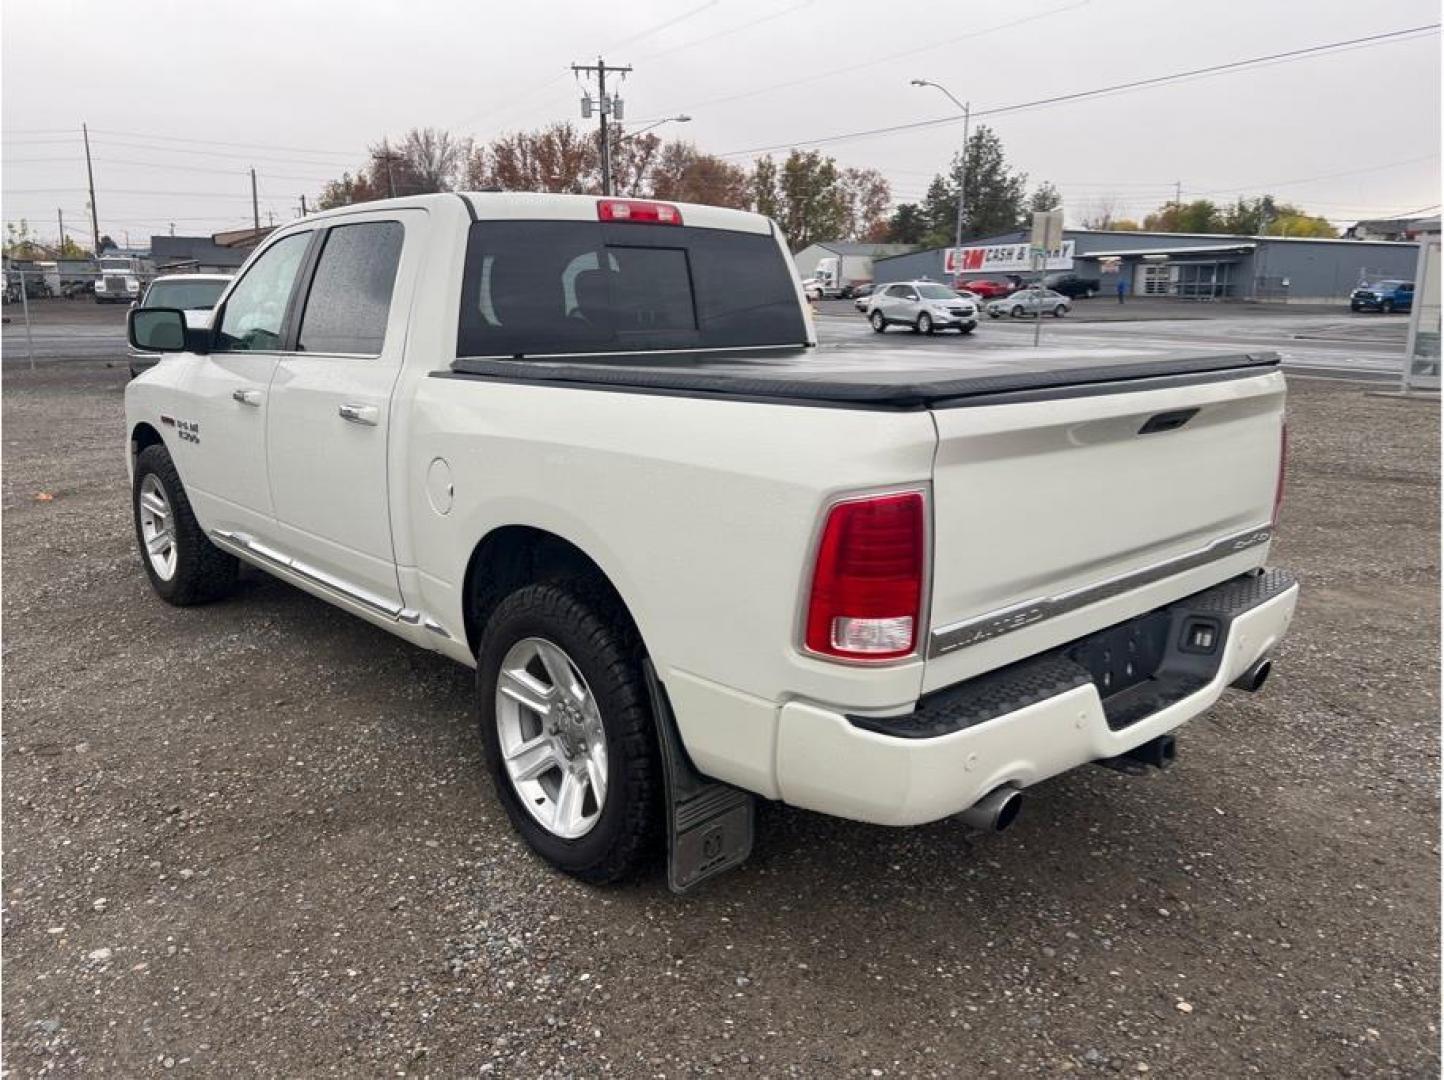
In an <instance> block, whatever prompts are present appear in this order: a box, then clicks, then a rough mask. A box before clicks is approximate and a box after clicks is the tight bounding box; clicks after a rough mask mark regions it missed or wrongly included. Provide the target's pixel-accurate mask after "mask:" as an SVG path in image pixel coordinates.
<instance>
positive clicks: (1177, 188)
mask: <svg viewBox="0 0 1444 1080" xmlns="http://www.w3.org/2000/svg"><path fill="white" fill-rule="evenodd" d="M1173 205H1174V206H1179V207H1181V206H1182V205H1183V181H1182V180H1175V181H1174V182H1173Z"/></svg>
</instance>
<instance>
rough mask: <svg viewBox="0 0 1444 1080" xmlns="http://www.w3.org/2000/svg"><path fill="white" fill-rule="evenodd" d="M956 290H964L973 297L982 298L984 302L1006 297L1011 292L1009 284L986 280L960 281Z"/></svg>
mask: <svg viewBox="0 0 1444 1080" xmlns="http://www.w3.org/2000/svg"><path fill="white" fill-rule="evenodd" d="M958 288H959V289H966V290H968V292H970V293H972V294H973V295H974V296H979V297H982V298H983V299H984V300H996V299H998V297H1000V296H1007V295H1008V294H1009V293H1011V292H1012V291H1013V285H1012V283H1011V282H1007V281H992V280H989V279H986V278H985V279H983V280H982V281H960V282H958Z"/></svg>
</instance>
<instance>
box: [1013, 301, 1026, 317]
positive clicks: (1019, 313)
mask: <svg viewBox="0 0 1444 1080" xmlns="http://www.w3.org/2000/svg"><path fill="white" fill-rule="evenodd" d="M1008 314H1009V315H1010V316H1011V317H1013V318H1015V319H1021V318H1022V317H1023V316H1024V315H1026V314H1027V312H1026V311H1024V310H1023V305H1022V304H1014V305H1013V310H1012V311H1010V312H1008Z"/></svg>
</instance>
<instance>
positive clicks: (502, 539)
mask: <svg viewBox="0 0 1444 1080" xmlns="http://www.w3.org/2000/svg"><path fill="white" fill-rule="evenodd" d="M129 335H130V340H131V344H132V345H133V346H134V347H136V348H138V349H142V350H146V351H152V352H162V353H167V354H169V355H167V356H165V357H164V358H163V359H162V361H161V362H160V363H158V364H157V365H156V366H155V367H154V368H152V369H151V370H150V371H147V372H146V373H145V374H143V375H142V376H141V377H140V378H138V379H136V380H135V381H134V382H132V383H130V385H129V387H128V388H127V390H126V396H125V404H126V424H127V438H128V448H129V457H128V460H129V465H130V473H131V476H132V478H133V484H132V493H133V502H134V510H135V529H136V535H137V539H138V541H139V545H140V551H141V555H142V562H143V565H144V567H145V572H146V573H147V574H148V575H149V578H150V581H151V584H152V585H153V586H154V588H155V590H156V592H157V593H159V594H160V596H161V597H162V598H164V599H165V600H167V601H169V602H171V603H173V604H179V605H185V604H194V603H199V602H203V601H207V600H213V599H216V598H218V597H221V596H223V595H224V594H225V593H226V592H227V590H228V589H229V588H230V587H231V585H232V583H233V582H234V580H235V578H236V574H237V570H238V562H239V561H244V562H248V563H252V564H254V565H255V566H258V567H260V568H261V569H263V570H265V571H267V572H269V573H272V574H274V575H276V576H277V577H280V578H282V579H283V580H285V581H288V582H290V583H292V584H294V585H295V586H297V587H299V588H301V589H305V590H307V591H308V592H310V593H313V594H314V595H316V596H318V597H321V598H322V599H324V600H327V601H329V602H331V603H333V604H335V605H337V606H338V607H340V608H343V609H344V610H346V611H349V612H351V613H353V614H354V615H357V616H359V617H360V618H363V619H367V620H369V621H370V622H372V623H375V624H376V625H378V626H381V627H384V628H385V629H387V630H389V631H391V632H392V633H395V634H397V635H399V636H401V637H403V638H406V639H407V640H409V641H411V642H413V643H415V644H416V645H420V646H422V647H424V648H427V649H434V650H436V651H438V652H441V653H444V654H445V655H447V656H449V657H452V658H453V659H455V660H457V661H459V662H460V663H463V664H468V665H473V666H474V667H475V668H476V670H477V681H476V687H477V706H478V712H479V719H480V731H481V738H482V741H483V744H484V748H485V759H486V762H487V764H488V767H489V770H490V772H491V775H492V779H493V782H494V785H495V789H496V795H497V797H498V798H499V799H500V800H501V802H502V803H503V805H504V806H505V808H506V810H507V812H508V814H509V816H510V818H511V820H512V822H513V823H514V824H515V826H516V828H517V829H518V830H519V832H520V833H521V834H522V836H523V837H524V838H525V839H526V841H527V842H528V843H529V844H530V845H531V846H532V847H533V848H534V849H535V850H536V851H537V852H539V853H540V854H541V855H542V856H544V857H545V858H547V859H549V860H550V861H551V862H552V863H554V864H555V865H556V866H558V867H560V868H562V869H563V870H565V871H568V872H570V873H572V874H575V875H577V876H579V877H581V878H583V879H586V880H589V881H594V882H604V881H610V880H613V879H615V878H617V877H619V876H622V875H624V874H627V873H629V872H631V871H633V870H634V869H636V868H637V867H639V865H641V864H642V863H643V862H644V861H645V860H646V859H647V858H648V857H649V856H650V855H651V853H652V852H654V851H656V850H658V849H660V848H662V847H663V846H665V849H666V850H667V852H668V855H669V867H670V880H671V883H672V885H673V887H674V888H678V889H682V888H686V887H689V886H691V885H693V884H695V883H696V882H698V881H700V880H702V879H703V878H705V877H707V876H708V875H710V874H712V873H715V872H717V871H718V870H721V869H725V868H726V867H728V866H731V865H735V864H736V863H737V862H739V861H740V860H741V859H743V858H745V857H746V855H747V853H748V850H749V849H750V845H751V838H752V820H753V800H754V798H755V797H759V796H760V797H762V798H765V799H773V800H782V801H784V802H786V803H789V804H791V805H793V806H798V807H804V808H807V809H811V810H816V811H821V812H823V813H827V814H834V815H838V816H841V817H845V818H852V819H855V820H859V821H867V822H876V823H881V824H887V825H912V824H916V823H921V822H928V821H934V820H937V819H940V818H944V817H947V816H950V815H956V814H961V815H962V817H963V820H965V821H967V822H971V823H973V824H976V825H980V826H983V827H991V828H1002V827H1004V826H1006V825H1007V824H1008V822H1009V821H1010V820H1011V819H1012V817H1013V816H1014V815H1015V814H1016V812H1017V808H1018V805H1019V800H1020V796H1019V793H1020V792H1021V791H1022V790H1023V789H1025V788H1027V787H1029V786H1030V785H1033V784H1036V783H1038V782H1039V781H1042V780H1044V779H1046V778H1048V777H1051V776H1054V775H1056V774H1058V773H1061V772H1063V771H1064V770H1067V769H1071V768H1073V767H1075V766H1078V765H1082V764H1085V763H1088V762H1103V763H1106V764H1111V765H1113V766H1115V767H1120V768H1125V769H1128V770H1141V769H1143V768H1144V767H1145V763H1147V764H1152V765H1158V766H1163V765H1167V764H1168V763H1169V762H1170V761H1171V760H1172V757H1173V738H1172V734H1171V733H1172V732H1173V731H1174V730H1175V729H1176V728H1177V727H1178V726H1179V725H1180V724H1182V723H1184V722H1185V721H1187V720H1189V719H1190V718H1192V717H1195V716H1197V715H1199V714H1200V713H1202V712H1204V711H1205V710H1206V709H1208V708H1209V707H1210V706H1211V705H1213V704H1214V702H1215V701H1217V700H1218V698H1219V696H1220V695H1221V694H1222V692H1223V690H1224V689H1225V688H1226V687H1228V686H1230V685H1233V686H1238V687H1241V688H1243V689H1249V690H1252V689H1257V688H1258V687H1259V686H1260V685H1261V684H1262V682H1263V679H1264V678H1265V676H1266V675H1267V673H1268V667H1269V657H1270V654H1271V652H1272V651H1273V650H1274V648H1275V646H1276V645H1277V643H1278V641H1279V638H1280V637H1281V635H1282V634H1283V633H1284V631H1285V629H1286V627H1287V626H1288V623H1289V620H1290V618H1291V616H1292V614H1293V610H1294V605H1295V601H1296V598H1297V592H1298V590H1297V586H1296V585H1295V583H1294V581H1293V578H1292V577H1291V576H1290V575H1288V574H1287V573H1286V572H1284V571H1281V570H1271V569H1265V563H1266V560H1267V556H1268V551H1269V542H1270V538H1271V536H1272V532H1273V528H1274V522H1275V520H1276V517H1277V512H1278V504H1279V498H1280V494H1281V491H1282V478H1283V467H1284V449H1285V427H1284V378H1283V375H1282V374H1281V373H1280V371H1279V370H1278V361H1277V357H1275V356H1272V355H1247V354H1231V355H1221V354H1217V353H1214V354H1209V355H1197V354H1193V355H1187V354H1185V355H1178V354H1172V355H1159V354H1144V353H1127V352H1125V353H1114V354H1108V355H1099V354H1096V353H1087V354H1080V353H1079V352H1077V351H1069V350H1068V349H1066V348H1062V347H1055V348H1053V349H1050V350H1042V351H1037V352H1029V351H1024V350H1017V351H1007V350H1003V351H999V352H995V353H983V354H970V355H969V356H968V357H967V358H966V359H959V358H958V357H956V356H955V355H953V354H951V353H939V352H932V351H919V350H917V349H915V348H913V347H911V346H912V339H908V341H907V342H906V343H903V345H902V347H899V348H894V349H888V348H886V347H877V346H878V345H879V343H876V342H870V343H869V345H868V346H866V347H859V348H858V349H856V350H849V349H848V348H846V347H839V348H819V347H817V344H816V338H815V333H814V330H813V326H812V323H811V319H810V316H809V313H808V308H807V305H806V304H805V302H804V300H803V297H802V295H801V292H800V289H799V286H798V284H797V276H796V273H795V269H794V267H793V264H792V260H791V258H790V256H789V255H788V252H787V248H786V247H785V245H784V243H783V240H782V237H781V235H780V233H779V231H778V230H777V228H776V227H775V226H774V225H773V224H772V222H771V221H769V220H768V219H767V218H765V217H761V216H758V215H756V214H749V213H743V212H740V211H735V210H726V209H719V208H716V207H709V206H694V205H687V204H670V203H657V202H647V201H639V200H628V199H612V198H594V197H585V196H564V195H526V194H504V193H471V194H444V195H429V196H422V197H418V198H412V199H397V200H391V201H387V202H377V203H368V204H363V205H360V206H353V207H347V208H344V209H340V210H334V211H329V212H326V213H323V214H317V215H314V216H312V217H309V218H305V219H302V220H300V221H297V222H294V223H291V224H289V225H286V226H285V227H283V228H281V229H278V230H276V232H275V233H273V234H272V235H271V236H270V237H269V238H268V239H267V240H266V242H265V243H264V245H263V246H261V247H260V248H258V249H257V251H256V252H255V254H254V255H252V257H251V258H250V260H249V261H248V262H247V264H246V266H245V267H244V268H243V269H242V271H241V273H240V275H239V277H238V278H237V280H236V281H235V282H234V283H233V284H232V285H231V286H230V287H229V288H228V290H227V291H226V293H225V294H224V295H223V296H222V298H221V300H220V302H219V304H218V306H217V308H216V312H215V317H214V320H213V323H212V325H211V326H210V327H209V328H205V329H202V328H196V327H191V326H189V325H188V324H187V322H186V320H185V317H184V313H182V312H180V311H176V310H171V309H165V308H146V309H137V310H134V311H132V312H131V313H130V324H129ZM298 647H304V643H298Z"/></svg>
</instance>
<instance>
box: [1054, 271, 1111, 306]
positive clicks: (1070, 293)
mask: <svg viewBox="0 0 1444 1080" xmlns="http://www.w3.org/2000/svg"><path fill="white" fill-rule="evenodd" d="M1045 284H1046V285H1047V286H1048V288H1050V289H1052V290H1053V291H1054V292H1058V293H1062V294H1063V295H1064V296H1066V297H1068V298H1069V299H1070V300H1087V299H1088V298H1090V297H1093V296H1097V295H1098V293H1099V291H1100V290H1101V289H1102V288H1103V283H1102V282H1101V281H1099V280H1098V279H1097V278H1088V277H1083V276H1082V275H1081V274H1059V275H1057V276H1056V277H1050V278H1048V279H1047V281H1046V282H1045Z"/></svg>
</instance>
